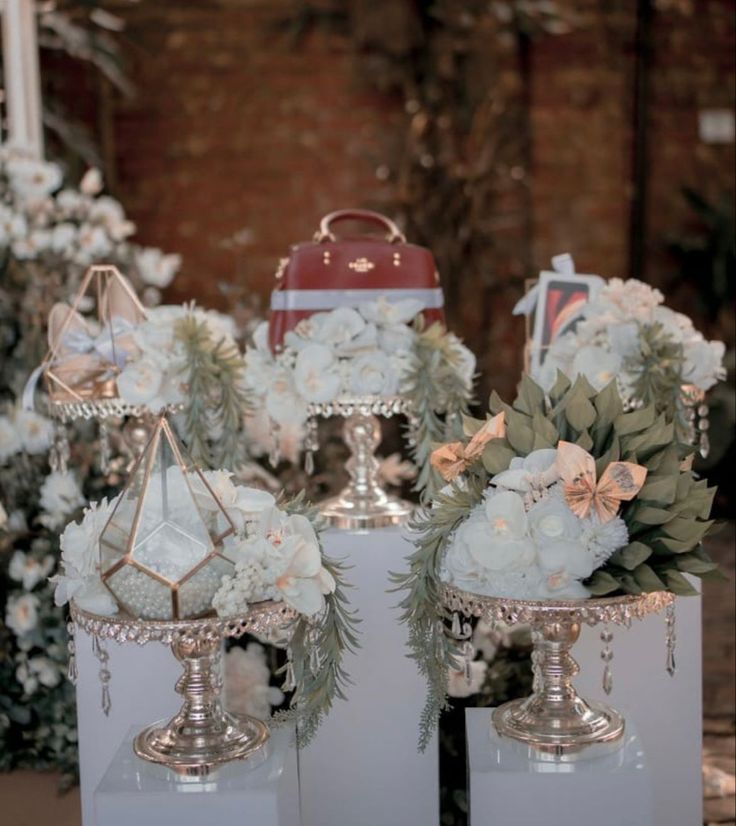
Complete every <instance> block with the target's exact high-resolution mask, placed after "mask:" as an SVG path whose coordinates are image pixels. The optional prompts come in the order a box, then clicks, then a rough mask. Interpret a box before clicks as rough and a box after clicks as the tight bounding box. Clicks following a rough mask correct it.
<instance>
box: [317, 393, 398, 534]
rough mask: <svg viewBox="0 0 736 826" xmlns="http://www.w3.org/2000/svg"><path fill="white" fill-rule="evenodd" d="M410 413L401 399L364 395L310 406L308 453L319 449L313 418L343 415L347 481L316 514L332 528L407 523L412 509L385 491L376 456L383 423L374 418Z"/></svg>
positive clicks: (365, 527)
mask: <svg viewBox="0 0 736 826" xmlns="http://www.w3.org/2000/svg"><path fill="white" fill-rule="evenodd" d="M410 412H411V411H410V405H409V403H408V401H407V400H405V399H402V398H400V397H391V398H385V399H384V398H379V397H364V398H356V399H342V400H340V401H336V402H330V403H326V404H320V405H317V404H313V405H310V409H309V415H310V425H309V432H310V437H309V447H310V449H313V450H314V449H316V447H317V439H316V429H317V423H316V417H317V416H322V417H325V418H327V417H330V416H342V417H343V418H344V419H345V424H344V427H343V437H344V439H345V443H346V444H347V446H348V447H349V448H350V453H351V456H350V458H349V459H348V461H347V462H346V463H345V469H346V470H347V472H348V475H349V476H350V481H349V482H348V484H347V485H346V486H345V488H344V489H343V490H342V491H340V493H339V494H338V495H337V496H334V497H332V498H331V499H328V500H326V501H325V502H323V503H322V504H321V505H320V513H321V514H322V516H324V517H325V518H326V519H327V520H328V521H329V522H330V524H331V525H333V526H334V527H336V528H343V529H346V530H370V529H372V528H385V527H388V526H390V525H401V524H403V523H404V522H406V521H408V519H409V517H410V516H411V514H412V512H413V510H414V506H413V505H412V504H411V502H406V501H404V500H403V499H399V497H397V496H392V495H391V494H389V493H388V492H387V491H386V490H385V489H384V488H383V486H382V484H381V481H380V479H379V461H378V459H377V458H376V455H375V452H376V448H377V447H378V445H379V444H380V443H381V423H380V421H379V420H378V418H377V417H378V416H383V417H390V416H395V415H399V414H402V413H403V414H407V415H410Z"/></svg>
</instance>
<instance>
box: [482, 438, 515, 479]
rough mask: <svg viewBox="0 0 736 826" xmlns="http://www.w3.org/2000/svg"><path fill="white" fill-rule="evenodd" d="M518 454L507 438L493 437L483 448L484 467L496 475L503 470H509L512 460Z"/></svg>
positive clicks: (492, 474)
mask: <svg viewBox="0 0 736 826" xmlns="http://www.w3.org/2000/svg"><path fill="white" fill-rule="evenodd" d="M515 456H516V451H514V450H512V449H511V448H510V447H509V445H508V442H507V441H506V440H505V439H491V441H490V442H488V444H487V445H486V446H485V448H484V450H483V457H482V460H483V467H484V468H485V469H486V470H487V471H488V472H489V473H490V474H491V476H495V475H496V474H497V473H501V471H502V470H508V468H509V465H510V464H511V460H512V459H513V458H514V457H515Z"/></svg>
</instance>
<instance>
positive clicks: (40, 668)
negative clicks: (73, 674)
mask: <svg viewBox="0 0 736 826" xmlns="http://www.w3.org/2000/svg"><path fill="white" fill-rule="evenodd" d="M28 669H29V671H30V672H31V674H34V675H35V676H36V677H37V678H38V681H39V683H41V685H43V686H46V688H53V687H54V686H55V685H58V684H59V682H60V680H61V674H60V673H59V667H58V666H57V665H56V663H54V661H53V660H51V659H49V658H48V657H31V659H30V660H28Z"/></svg>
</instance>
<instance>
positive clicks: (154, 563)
mask: <svg viewBox="0 0 736 826" xmlns="http://www.w3.org/2000/svg"><path fill="white" fill-rule="evenodd" d="M234 534H235V526H234V525H233V522H232V520H231V519H230V517H229V516H228V515H227V512H226V511H225V508H224V506H223V504H222V502H221V501H220V500H219V499H218V497H217V495H216V494H215V492H214V491H213V490H212V487H211V486H210V484H209V483H208V482H207V480H206V478H205V476H204V474H203V473H202V472H201V470H200V469H199V468H198V467H197V466H196V465H195V464H194V463H193V462H192V461H191V459H189V457H187V456H185V453H184V450H183V447H182V445H181V444H180V442H179V440H178V439H177V437H176V435H175V434H174V432H173V430H172V428H171V425H170V424H169V422H168V420H167V418H166V416H165V415H161V416H160V417H159V418H158V420H157V422H156V424H155V426H154V428H153V432H152V434H151V438H150V439H149V441H148V445H147V446H146V447H145V449H144V450H143V452H142V453H141V455H140V456H139V457H138V460H137V462H136V464H135V466H134V468H133V470H132V472H131V475H130V478H129V480H128V483H127V485H126V487H125V488H124V489H123V491H122V493H121V494H120V498H119V500H118V502H117V504H116V505H115V509H114V510H113V512H112V514H111V516H110V518H109V519H108V521H107V524H106V525H105V527H104V528H103V530H102V533H101V535H100V571H101V575H102V581H103V582H104V584H105V586H106V587H107V588H108V590H109V591H110V592H111V593H112V595H113V596H114V597H115V599H116V601H117V602H118V604H119V605H120V606H121V608H123V609H124V610H125V611H126V612H127V613H128V614H130V615H131V616H133V617H138V618H141V619H157V620H172V619H173V620H179V619H190V618H194V617H201V616H204V615H206V614H208V613H210V612H211V610H212V597H213V596H214V594H215V592H216V591H217V590H218V588H219V587H220V583H221V580H222V577H223V576H224V575H226V574H230V573H232V571H233V568H234V561H233V560H232V559H231V557H230V555H229V554H228V553H227V552H226V551H225V549H224V546H223V542H224V540H225V539H226V538H227V537H229V536H232V535H234Z"/></svg>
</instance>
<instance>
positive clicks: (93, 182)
mask: <svg viewBox="0 0 736 826" xmlns="http://www.w3.org/2000/svg"><path fill="white" fill-rule="evenodd" d="M79 191H80V192H81V193H82V194H83V195H89V196H94V195H97V194H99V193H100V192H102V173H101V172H100V170H99V169H97V168H95V167H94V166H93V167H90V168H89V169H88V170H87V171H86V172H85V173H84V175H83V177H82V180H81V181H80V182H79Z"/></svg>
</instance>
